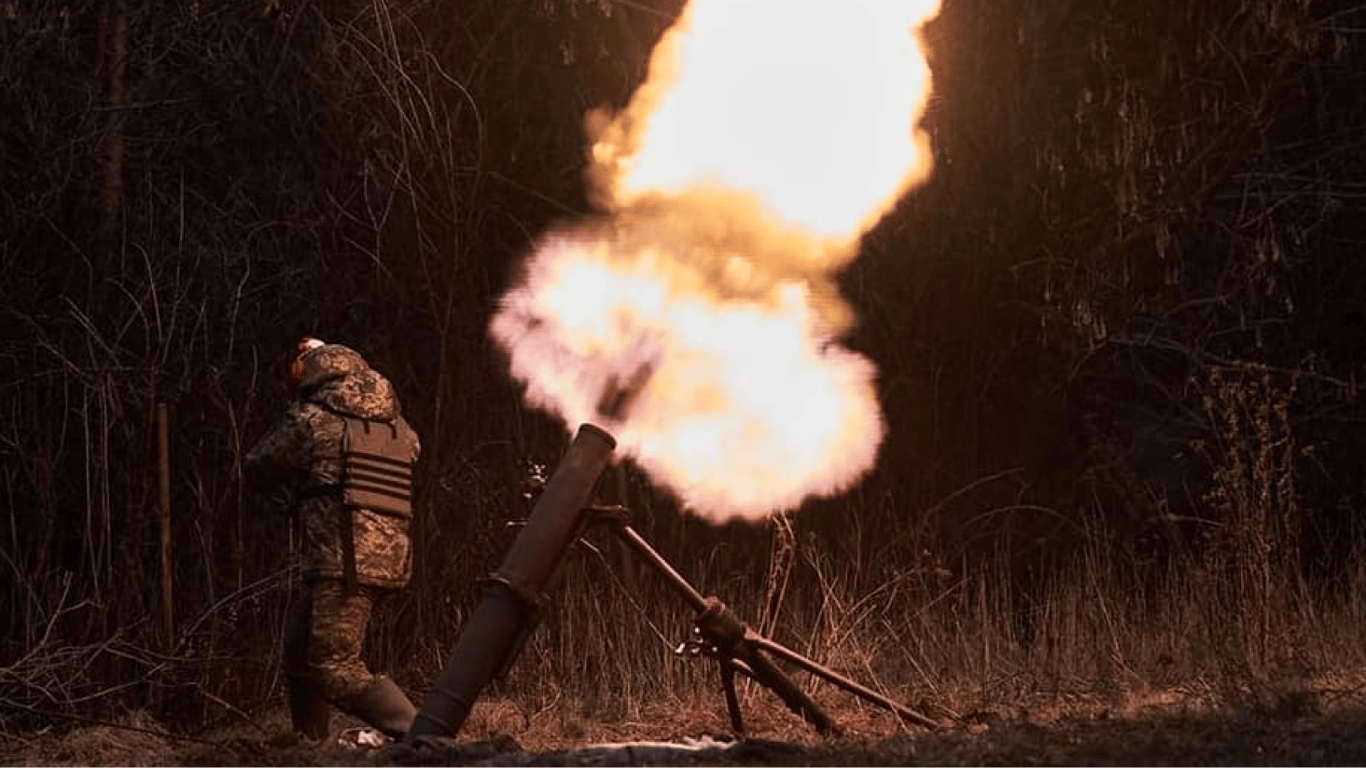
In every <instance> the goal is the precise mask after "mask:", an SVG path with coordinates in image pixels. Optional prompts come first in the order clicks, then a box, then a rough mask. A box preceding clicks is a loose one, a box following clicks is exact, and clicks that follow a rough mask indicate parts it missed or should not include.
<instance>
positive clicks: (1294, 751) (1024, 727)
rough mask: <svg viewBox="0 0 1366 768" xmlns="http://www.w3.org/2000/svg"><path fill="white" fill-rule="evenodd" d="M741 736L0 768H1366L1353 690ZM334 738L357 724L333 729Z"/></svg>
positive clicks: (465, 736) (632, 736) (515, 733)
mask: <svg viewBox="0 0 1366 768" xmlns="http://www.w3.org/2000/svg"><path fill="white" fill-rule="evenodd" d="M744 712H745V717H746V723H745V725H746V729H747V731H748V734H749V737H748V738H747V739H740V740H736V739H734V738H733V737H731V736H729V735H728V734H727V733H726V732H727V730H728V720H727V719H726V717H725V711H724V705H722V704H720V703H719V702H718V703H717V706H716V707H715V708H714V710H713V708H709V707H708V708H699V707H693V706H689V707H661V708H659V709H658V710H656V711H651V712H638V713H635V716H634V717H625V718H620V719H618V720H616V721H614V722H606V721H594V720H589V719H584V718H581V717H575V716H571V715H567V714H565V712H564V708H556V709H555V710H554V711H549V710H543V711H540V712H534V713H528V712H524V711H523V710H521V709H519V708H518V706H517V705H515V704H514V703H512V702H510V701H498V700H494V701H481V702H480V703H479V704H478V706H477V707H476V710H475V712H474V713H473V714H472V715H471V718H470V720H469V722H468V723H467V724H466V725H465V727H464V728H462V730H461V733H460V735H459V738H458V739H449V740H428V741H425V742H422V743H420V744H418V745H416V746H410V745H407V744H390V745H386V746H383V747H378V748H374V747H371V748H366V747H355V746H347V745H345V744H343V743H342V741H340V740H328V742H326V743H322V744H318V743H307V742H301V741H300V740H298V739H297V738H295V736H294V735H293V734H292V733H291V732H290V730H289V728H288V723H287V721H286V720H285V718H284V714H283V712H281V711H278V710H275V711H271V712H268V713H265V714H262V715H261V716H259V717H251V718H250V722H248V720H247V717H245V716H243V717H238V718H237V722H236V723H228V724H224V725H222V726H219V727H217V728H213V729H209V730H206V731H205V732H203V733H195V734H173V733H167V732H166V731H165V729H164V728H162V727H160V726H159V724H158V723H156V722H155V721H153V720H151V719H150V718H149V717H147V716H146V715H144V714H141V713H134V714H133V715H131V716H129V717H128V718H126V720H125V721H124V722H120V723H106V724H98V725H83V726H80V727H76V728H69V729H66V730H64V731H57V730H55V729H53V730H50V731H48V732H44V733H31V734H18V735H16V734H7V735H4V736H3V737H0V764H4V765H33V766H49V765H52V766H55V765H187V766H188V765H503V766H533V765H537V766H539V765H869V766H873V765H1366V694H1363V692H1362V691H1361V690H1360V689H1352V690H1346V691H1342V690H1339V691H1336V692H1330V693H1328V694H1324V693H1322V692H1315V693H1300V694H1296V693H1284V694H1280V695H1277V696H1273V697H1268V696H1265V695H1249V696H1248V697H1247V700H1246V701H1242V702H1239V701H1236V700H1235V701H1232V702H1225V703H1223V704H1221V705H1219V706H1210V705H1209V704H1208V702H1201V701H1199V700H1198V699H1196V698H1193V697H1191V696H1188V695H1179V694H1175V693H1166V694H1160V695H1149V696H1147V697H1146V699H1144V700H1136V699H1132V700H1129V701H1127V702H1125V703H1123V704H1122V705H1117V704H1113V703H1111V704H1106V703H1100V702H1096V701H1085V700H1077V699H1075V698H1071V699H1068V698H1058V697H1054V698H1052V699H1049V700H1045V699H1036V700H1029V701H1026V700H1025V699H1020V700H1019V701H1017V702H1016V703H1014V704H1011V705H1002V706H996V707H992V708H985V709H981V710H976V711H970V712H966V713H955V714H956V717H955V718H954V719H953V720H952V721H946V723H945V727H944V728H943V729H942V730H937V731H927V730H923V729H918V728H906V727H903V726H901V725H900V724H899V723H897V722H896V721H895V720H894V718H892V717H891V716H890V715H888V714H886V713H884V712H882V711H880V710H870V709H867V708H863V707H857V706H851V707H850V708H849V709H847V710H839V709H835V708H832V709H831V714H832V715H834V716H835V719H836V720H837V721H838V722H839V723H840V725H841V727H842V729H843V733H842V734H841V735H839V736H834V737H826V738H823V737H820V736H818V735H816V734H814V733H813V732H812V731H811V730H810V729H809V728H808V727H807V726H806V725H805V724H804V723H802V722H801V721H800V720H798V719H797V718H796V717H795V716H793V715H791V714H790V713H788V712H786V711H784V710H782V709H781V708H780V707H771V706H768V705H767V703H766V702H764V701H762V700H755V701H750V702H746V703H745V705H744ZM337 720H338V722H337V723H336V727H337V728H338V729H339V730H340V729H344V728H347V727H350V726H354V725H356V724H355V723H354V722H351V721H349V720H346V719H344V718H340V717H339V718H338V719H337Z"/></svg>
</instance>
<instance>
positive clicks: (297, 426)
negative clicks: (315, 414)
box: [243, 407, 313, 492]
mask: <svg viewBox="0 0 1366 768" xmlns="http://www.w3.org/2000/svg"><path fill="white" fill-rule="evenodd" d="M312 453H313V433H312V430H311V429H309V426H308V422H307V421H306V420H305V419H304V418H303V415H302V414H301V413H300V412H299V409H298V408H297V407H292V408H290V409H289V411H288V412H287V413H286V414H285V418H284V419H283V420H282V421H281V422H280V423H279V424H278V425H277V426H276V427H275V428H274V429H273V430H271V431H270V432H268V433H267V434H266V435H265V437H262V438H261V440H260V442H258V443H256V445H254V446H252V448H251V450H250V451H248V452H247V456H246V460H245V462H244V463H243V472H244V473H245V475H246V481H247V484H248V485H249V486H251V487H252V488H255V489H256V490H258V491H262V492H269V491H271V490H274V489H275V488H278V487H279V486H280V485H282V484H286V483H290V482H294V481H297V480H300V479H302V478H303V477H305V476H306V475H307V473H308V469H309V465H310V463H311V462H312Z"/></svg>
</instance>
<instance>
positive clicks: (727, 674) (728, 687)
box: [716, 659, 745, 736]
mask: <svg viewBox="0 0 1366 768" xmlns="http://www.w3.org/2000/svg"><path fill="white" fill-rule="evenodd" d="M716 666H717V668H719V669H720V670H721V690H722V691H724V692H725V694H726V712H728V713H730V729H731V730H732V731H734V732H735V735H736V736H743V735H745V721H744V719H742V718H741V717H740V697H739V696H737V695H735V665H734V663H733V662H732V661H731V660H730V659H717V664H716Z"/></svg>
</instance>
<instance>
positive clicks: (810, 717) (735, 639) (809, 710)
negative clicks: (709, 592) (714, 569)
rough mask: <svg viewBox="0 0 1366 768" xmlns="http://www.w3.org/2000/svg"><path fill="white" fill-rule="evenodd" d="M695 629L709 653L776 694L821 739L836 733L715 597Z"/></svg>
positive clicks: (836, 728) (826, 719) (813, 704)
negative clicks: (707, 647)
mask: <svg viewBox="0 0 1366 768" xmlns="http://www.w3.org/2000/svg"><path fill="white" fill-rule="evenodd" d="M697 628H698V631H699V632H701V634H702V637H704V638H705V639H706V641H707V644H708V645H709V646H710V647H711V648H712V649H713V651H712V652H713V653H715V654H717V655H719V656H722V657H725V659H726V660H727V661H728V662H729V663H730V664H731V665H733V666H734V668H735V669H738V670H740V671H741V672H744V673H745V674H746V675H748V676H749V677H750V678H752V679H753V680H754V681H755V682H756V683H758V684H760V685H762V686H764V687H765V688H767V689H769V690H770V691H772V692H773V693H774V694H776V695H777V696H778V698H780V699H782V700H783V703H784V704H786V705H787V708H788V709H790V710H792V712H793V713H794V714H796V715H798V716H800V717H801V718H802V719H803V720H805V721H806V722H808V723H810V724H811V725H812V726H813V727H814V728H815V729H816V730H817V731H818V732H820V734H821V735H822V736H831V735H835V734H838V733H839V727H838V726H836V725H835V721H834V720H832V719H831V718H830V716H829V715H827V714H826V713H825V710H823V709H821V708H820V705H818V704H817V703H816V702H815V700H813V699H812V698H811V697H810V696H808V695H806V692H805V691H803V690H802V689H801V688H799V687H798V686H797V684H796V683H794V682H792V678H790V677H788V676H787V673H785V672H783V671H782V670H781V669H779V668H778V666H777V665H776V664H774V663H773V662H772V660H770V659H769V658H768V657H767V656H764V655H763V654H762V653H760V652H759V648H758V647H757V646H756V645H754V644H753V642H751V641H752V640H754V639H757V638H758V635H755V634H754V632H752V631H751V630H750V629H749V627H747V626H745V624H744V622H742V621H740V619H739V618H738V617H736V615H735V614H734V613H732V612H731V610H730V608H728V607H726V604H725V603H722V602H721V601H720V600H718V599H716V598H715V597H709V598H707V609H706V610H705V611H703V612H702V613H701V615H699V616H698V617H697Z"/></svg>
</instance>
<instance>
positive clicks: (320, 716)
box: [289, 678, 332, 741]
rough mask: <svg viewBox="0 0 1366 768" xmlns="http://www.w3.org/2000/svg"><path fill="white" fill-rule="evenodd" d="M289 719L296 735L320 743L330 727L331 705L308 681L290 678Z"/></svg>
mask: <svg viewBox="0 0 1366 768" xmlns="http://www.w3.org/2000/svg"><path fill="white" fill-rule="evenodd" d="M289 719H290V721H291V722H292V723H293V725H294V731H295V732H296V733H298V734H300V735H302V736H303V737H305V738H307V739H311V740H313V741H322V740H323V739H326V738H327V736H328V732H329V731H330V730H331V727H332V710H331V705H329V704H328V703H327V699H324V698H323V696H322V694H320V693H318V689H317V687H315V686H314V685H313V684H312V683H311V682H309V681H308V680H301V679H297V678H290V680H289Z"/></svg>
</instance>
